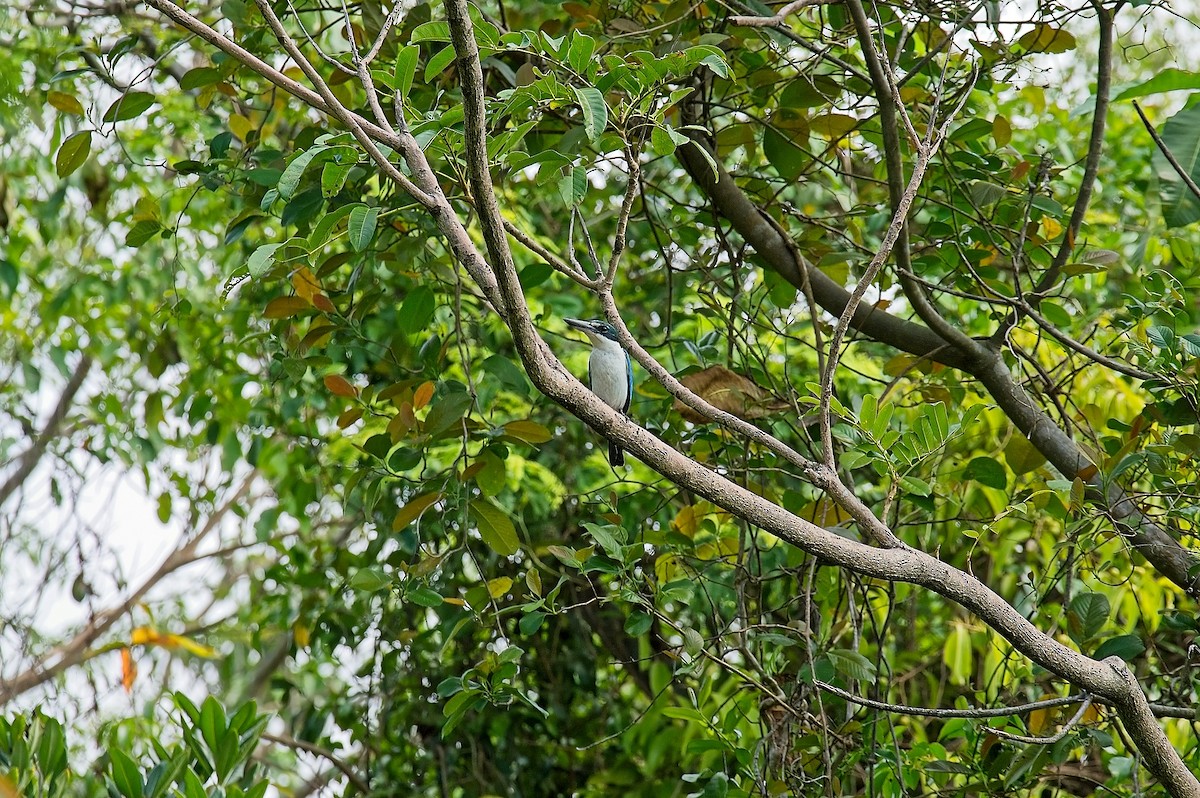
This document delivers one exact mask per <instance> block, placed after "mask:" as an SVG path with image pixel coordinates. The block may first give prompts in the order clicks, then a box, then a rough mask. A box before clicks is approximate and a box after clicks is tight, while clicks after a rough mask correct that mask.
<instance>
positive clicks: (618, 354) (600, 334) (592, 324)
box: [563, 319, 633, 466]
mask: <svg viewBox="0 0 1200 798" xmlns="http://www.w3.org/2000/svg"><path fill="white" fill-rule="evenodd" d="M563 321H565V322H566V323H567V325H568V326H569V327H571V328H573V329H576V330H579V331H580V332H582V333H583V334H584V335H586V336H587V337H588V340H589V341H591V342H592V355H591V357H589V358H588V387H589V388H591V389H592V393H594V394H596V396H599V397H600V398H601V399H603V400H604V403H605V404H606V405H608V406H609V407H611V408H612V409H614V410H619V411H620V412H621V413H623V414H625V415H628V414H629V402H630V400H631V399H632V398H633V363H632V362H631V361H630V360H629V353H628V352H626V351H625V350H624V349H623V348H622V347H621V344H620V343H618V341H617V328H616V327H613V326H612V325H611V324H609V323H608V322H607V321H604V320H603V319H591V320H590V321H583V320H581V319H563ZM608 462H609V463H610V464H611V465H613V466H620V465H625V452H624V451H623V450H622V449H621V447H620V446H618V445H617V444H615V443H612V442H609V444H608Z"/></svg>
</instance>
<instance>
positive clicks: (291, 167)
mask: <svg viewBox="0 0 1200 798" xmlns="http://www.w3.org/2000/svg"><path fill="white" fill-rule="evenodd" d="M327 149H329V148H328V147H327V146H325V145H324V144H316V145H314V146H312V147H309V148H308V149H307V150H305V151H304V152H302V153H300V154H299V155H297V156H296V157H295V158H293V159H292V162H291V163H289V164H288V165H287V168H286V169H284V170H283V174H282V175H281V176H280V178H279V184H278V185H277V186H276V188H278V189H279V196H281V197H283V198H284V199H290V198H291V197H292V196H293V195H294V194H295V193H296V187H297V186H299V185H300V178H302V177H303V176H304V170H305V169H307V168H308V165H309V164H310V163H312V160H313V158H316V157H317V156H318V155H320V154H321V153H323V152H325V150H327Z"/></svg>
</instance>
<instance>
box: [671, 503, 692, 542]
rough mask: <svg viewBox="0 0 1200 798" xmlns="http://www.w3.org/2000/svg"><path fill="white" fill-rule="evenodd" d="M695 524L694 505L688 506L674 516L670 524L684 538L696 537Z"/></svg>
mask: <svg viewBox="0 0 1200 798" xmlns="http://www.w3.org/2000/svg"><path fill="white" fill-rule="evenodd" d="M696 523H697V521H696V505H694V504H689V505H687V506H686V507H683V508H681V509H680V510H679V512H678V513H676V514H675V520H674V521H672V522H671V525H672V526H674V527H675V529H677V530H678V531H679V534H681V535H683V536H684V537H688V538H694V537H696Z"/></svg>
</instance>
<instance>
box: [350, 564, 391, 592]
mask: <svg viewBox="0 0 1200 798" xmlns="http://www.w3.org/2000/svg"><path fill="white" fill-rule="evenodd" d="M391 584H392V580H391V579H390V578H389V577H388V575H387V574H386V573H384V572H383V569H382V568H359V569H358V570H357V571H355V572H354V575H353V576H351V577H350V582H349V585H350V587H351V589H353V590H361V591H363V592H366V593H377V592H378V591H380V590H383V589H384V588H386V587H389V586H391Z"/></svg>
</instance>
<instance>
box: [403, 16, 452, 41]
mask: <svg viewBox="0 0 1200 798" xmlns="http://www.w3.org/2000/svg"><path fill="white" fill-rule="evenodd" d="M409 41H410V42H412V43H413V44H416V43H417V42H448V41H450V23H449V22H440V21H438V22H426V23H424V24H422V25H418V26H417V27H415V28H413V32H412V37H411V38H410V39H409Z"/></svg>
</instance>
